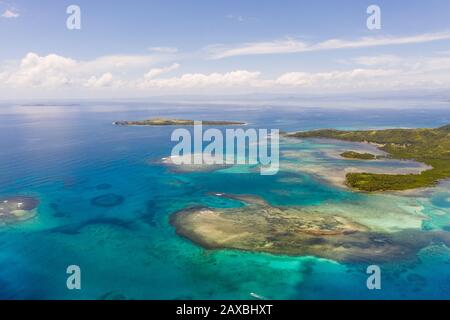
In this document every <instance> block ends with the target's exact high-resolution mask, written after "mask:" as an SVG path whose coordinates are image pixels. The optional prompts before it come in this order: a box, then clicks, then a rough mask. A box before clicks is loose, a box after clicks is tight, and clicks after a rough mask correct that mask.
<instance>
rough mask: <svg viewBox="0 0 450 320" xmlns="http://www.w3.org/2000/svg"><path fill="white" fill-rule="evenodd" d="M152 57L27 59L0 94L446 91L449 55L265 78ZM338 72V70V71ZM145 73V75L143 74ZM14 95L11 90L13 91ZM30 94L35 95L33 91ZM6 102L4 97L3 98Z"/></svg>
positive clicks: (8, 68)
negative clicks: (190, 69) (194, 68)
mask: <svg viewBox="0 0 450 320" xmlns="http://www.w3.org/2000/svg"><path fill="white" fill-rule="evenodd" d="M158 61H159V60H158V59H155V57H153V56H133V55H111V56H103V57H98V58H95V59H92V60H84V61H83V60H75V59H72V58H68V57H63V56H60V55H56V54H49V55H45V56H40V55H38V54H36V53H28V54H27V55H26V56H25V57H24V58H23V59H22V60H20V61H17V62H15V63H13V64H11V63H6V64H3V68H2V67H0V90H2V92H4V93H15V92H20V90H22V92H40V91H41V89H45V90H46V92H54V94H55V95H56V96H57V95H58V94H59V93H61V92H62V91H61V90H60V89H62V88H68V90H66V92H77V93H79V92H84V93H86V92H87V93H89V92H95V91H96V90H99V92H104V90H110V91H109V92H111V93H114V94H116V93H117V94H118V93H123V94H124V95H130V96H133V94H139V95H142V91H144V92H145V93H153V92H164V93H174V92H176V93H178V92H182V93H189V94H191V93H196V92H217V93H225V92H230V93H235V92H248V91H249V90H251V91H255V92H257V91H258V90H259V91H263V92H297V93H298V92H309V91H311V92H326V91H341V92H343V91H344V90H345V91H347V92H351V91H358V90H390V89H409V88H416V89H420V88H438V89H441V88H450V55H444V54H440V55H436V54H434V55H431V56H424V57H400V56H394V55H380V56H362V57H356V58H352V59H349V60H347V61H346V63H347V64H348V63H350V64H352V65H351V66H350V67H348V68H347V69H344V70H342V69H338V70H331V71H330V70H323V71H322V70H321V71H316V72H304V71H303V70H293V71H290V72H285V73H283V74H280V75H278V76H274V77H270V78H268V77H264V76H263V74H262V73H261V72H260V71H258V70H253V71H252V70H245V69H241V70H234V71H229V72H210V73H199V72H197V73H195V72H194V73H184V74H180V75H176V76H170V77H169V76H168V75H167V74H168V73H170V72H174V71H175V70H178V69H179V68H180V65H179V64H178V63H172V64H168V65H166V66H163V67H157V68H151V66H152V65H153V64H155V63H156V62H158ZM341 67H342V65H341ZM146 70H147V72H145V71H146ZM11 89H12V90H11ZM32 90H34V91H32ZM2 96H4V94H2Z"/></svg>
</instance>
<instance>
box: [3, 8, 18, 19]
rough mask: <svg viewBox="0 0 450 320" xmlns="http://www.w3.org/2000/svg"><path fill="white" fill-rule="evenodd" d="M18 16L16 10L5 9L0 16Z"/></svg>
mask: <svg viewBox="0 0 450 320" xmlns="http://www.w3.org/2000/svg"><path fill="white" fill-rule="evenodd" d="M18 17H20V14H19V13H18V12H15V11H13V10H9V9H6V10H5V12H3V14H2V18H6V19H11V18H18Z"/></svg>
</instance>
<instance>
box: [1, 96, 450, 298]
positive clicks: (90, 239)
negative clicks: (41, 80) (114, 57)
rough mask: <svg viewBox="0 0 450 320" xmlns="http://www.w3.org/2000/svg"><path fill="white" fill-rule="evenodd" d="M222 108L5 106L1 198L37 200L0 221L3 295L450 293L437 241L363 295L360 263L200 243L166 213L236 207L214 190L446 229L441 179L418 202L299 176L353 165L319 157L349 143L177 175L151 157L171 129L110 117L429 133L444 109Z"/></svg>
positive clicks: (449, 274) (448, 255)
mask: <svg viewBox="0 0 450 320" xmlns="http://www.w3.org/2000/svg"><path fill="white" fill-rule="evenodd" d="M222 110H224V108H214V107H211V106H208V105H199V106H196V107H195V109H194V108H193V107H192V106H191V107H186V106H167V105H157V104H152V105H150V104H147V105H146V104H140V103H129V104H126V105H125V104H119V103H116V104H102V105H100V104H98V103H83V104H81V105H72V106H47V107H44V106H27V107H22V106H19V105H3V106H0V136H1V137H2V138H1V139H0V150H1V154H0V197H4V196H13V195H25V196H33V197H37V198H39V200H40V204H39V207H38V214H37V216H36V217H35V218H33V219H31V220H28V221H26V222H23V223H20V224H15V225H9V226H5V227H0V298H3V299H31V298H32V299H48V298H56V299H66V298H67V299H100V298H107V297H117V296H119V295H120V296H123V297H126V298H130V299H140V298H145V299H155V298H158V299H180V298H184V299H221V298H230V299H231V298H238V299H249V298H251V296H250V293H251V292H253V293H256V294H258V295H260V296H263V297H267V298H273V299H317V298H319V299H324V298H325V299H328V298H337V299H345V298H367V299H372V298H373V299H375V298H377V299H378V298H386V299H389V298H400V299H402V298H422V299H427V298H447V299H448V298H450V268H449V265H450V252H449V249H448V248H446V247H443V246H433V247H429V248H426V249H424V250H422V251H421V252H420V253H419V254H418V256H417V259H413V260H412V261H404V262H400V263H391V264H385V265H382V266H381V268H382V272H383V273H382V290H379V291H369V290H368V289H367V288H366V279H367V275H366V273H365V268H366V267H367V266H366V265H364V264H343V263H337V262H334V261H331V260H324V259H320V258H316V257H285V256H273V255H268V254H261V253H250V252H238V251H233V250H221V251H208V250H204V249H202V248H200V247H198V246H196V245H195V244H192V243H191V242H189V241H188V240H186V239H183V238H180V237H179V236H177V235H176V234H175V230H174V229H173V227H172V226H170V224H169V216H170V214H171V213H173V212H175V211H177V210H180V209H183V208H185V207H187V206H193V205H208V206H212V207H220V208H227V207H236V206H240V205H242V204H241V203H239V202H237V201H235V200H231V199H225V198H222V197H215V196H214V195H213V194H214V193H231V194H251V195H257V196H260V197H262V198H264V199H265V200H266V201H268V202H269V203H270V204H272V205H278V206H287V205H302V206H310V205H313V206H320V205H326V206H336V207H340V208H342V207H344V208H352V210H353V211H354V212H353V211H352V212H350V211H351V210H350V209H348V210H347V209H346V210H347V211H349V212H350V213H349V214H351V215H353V216H359V217H360V218H361V219H365V221H366V222H367V221H368V223H371V225H374V226H377V227H378V228H382V229H385V230H391V229H392V228H395V227H396V226H397V225H398V227H399V228H402V227H406V226H412V227H418V228H422V229H424V230H430V229H439V230H446V231H447V232H448V231H450V230H449V226H450V217H449V213H450V208H449V197H450V192H449V189H450V188H449V186H450V185H449V182H445V183H442V184H441V185H440V186H438V187H436V188H433V189H429V190H427V192H425V193H423V194H419V195H416V196H408V195H404V196H402V195H367V194H360V193H354V192H351V191H349V190H346V189H344V188H340V187H337V186H333V185H331V184H329V183H327V182H326V181H323V180H322V179H320V178H319V177H317V176H315V175H311V174H308V173H306V172H303V171H302V168H301V165H302V161H304V162H305V163H306V162H311V161H313V162H314V161H316V162H318V161H319V160H320V161H322V162H323V163H327V165H331V166H336V167H337V168H340V167H342V166H346V165H348V160H342V159H336V158H333V157H329V156H327V154H326V153H325V154H324V151H326V150H327V149H328V150H340V148H345V147H346V146H347V145H346V144H345V143H339V142H327V143H323V142H322V143H316V142H314V141H305V142H297V143H286V144H283V146H282V151H283V150H285V151H289V150H290V151H293V152H300V153H301V154H302V158H301V161H299V170H298V171H297V170H296V171H292V170H284V169H283V166H284V164H287V163H288V162H292V161H293V160H292V159H288V157H285V156H283V157H282V170H281V171H280V172H279V173H278V174H277V175H274V176H261V175H259V172H255V171H252V170H244V171H243V170H236V169H234V170H233V169H224V170H218V171H215V172H213V173H211V172H194V173H182V172H173V171H171V170H170V169H169V168H167V167H165V166H163V165H161V164H160V163H159V162H158V160H159V159H161V158H162V157H166V156H168V155H170V151H171V148H172V146H173V144H172V143H171V142H170V134H171V132H172V130H173V128H172V127H116V126H113V125H112V124H111V123H112V122H113V121H116V120H124V119H125V120H128V119H141V118H149V117H176V118H188V119H202V120H208V119H210V120H243V121H246V122H249V123H250V126H252V127H261V128H279V129H280V130H285V131H289V130H308V129H314V128H327V127H334V128H350V129H362V128H366V127H367V128H369V127H370V128H378V127H380V128H381V127H436V126H440V125H444V124H446V123H449V122H450V108H444V109H442V108H441V109H437V108H436V109H427V110H426V112H425V113H424V112H423V110H420V109H418V110H407V111H405V110H402V111H401V112H399V111H387V110H375V109H373V110H372V109H371V110H364V111H354V110H350V109H346V110H331V111H330V110H323V109H316V108H312V109H299V108H297V109H292V108H280V107H273V108H270V107H264V108H251V107H249V108H243V107H237V106H227V109H226V111H225V112H224V111H222ZM405 115H406V116H405ZM274 119H276V120H274ZM305 155H307V156H305ZM345 161H347V162H345ZM351 162H354V163H352V165H361V166H364V165H366V164H364V163H363V162H360V161H359V162H358V161H351ZM377 165H379V166H381V167H383V166H385V167H386V168H387V167H395V166H403V165H404V164H399V163H398V162H395V161H391V162H389V163H380V164H377ZM409 165H411V166H415V165H416V164H414V163H411V164H409ZM239 172H240V173H239ZM242 172H247V173H242ZM98 197H100V198H98ZM99 199H100V201H98V200H99ZM96 200H97V201H96ZM355 208H356V209H355ZM358 208H360V209H358ZM367 208H370V210H369V209H367ZM366 213H370V216H367V214H366ZM418 217H419V218H420V219H419V218H418ZM418 221H419V222H418ZM71 264H76V265H79V266H80V267H81V270H82V290H79V291H76V290H75V291H69V290H68V289H67V288H66V278H67V275H66V267H67V266H68V265H71Z"/></svg>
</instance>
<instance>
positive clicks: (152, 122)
mask: <svg viewBox="0 0 450 320" xmlns="http://www.w3.org/2000/svg"><path fill="white" fill-rule="evenodd" d="M114 124H115V125H118V126H193V125H194V120H179V119H162V118H156V119H147V120H139V121H116V122H114ZM202 125H205V126H233V125H234V126H236V125H245V122H238V121H202Z"/></svg>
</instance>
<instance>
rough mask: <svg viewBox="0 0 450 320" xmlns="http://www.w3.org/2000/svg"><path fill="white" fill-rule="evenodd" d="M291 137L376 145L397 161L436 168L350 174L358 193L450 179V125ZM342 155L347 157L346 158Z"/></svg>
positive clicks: (319, 132)
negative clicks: (415, 162)
mask: <svg viewBox="0 0 450 320" xmlns="http://www.w3.org/2000/svg"><path fill="white" fill-rule="evenodd" d="M288 136H289V137H295V138H329V139H338V140H344V141H353V142H368V143H374V144H377V146H378V148H379V149H381V150H383V151H385V152H387V153H388V154H389V155H390V157H391V158H393V159H400V160H414V161H418V162H422V163H425V164H427V165H429V166H431V167H432V169H429V170H425V171H423V172H421V173H420V174H379V173H368V172H361V173H348V174H347V175H346V183H347V185H348V186H349V187H351V188H353V189H355V190H360V191H368V192H373V191H389V190H407V189H414V188H421V187H429V186H433V185H435V184H436V183H437V182H438V181H439V180H443V179H448V178H450V125H446V126H443V127H440V128H436V129H422V128H421V129H387V130H367V131H340V130H334V129H325V130H315V131H307V132H295V133H291V134H288ZM346 155H347V156H349V155H350V156H351V157H353V158H356V157H359V158H361V156H360V155H359V154H358V155H355V154H350V153H346ZM342 156H344V157H345V155H342ZM363 157H368V156H363Z"/></svg>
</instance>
